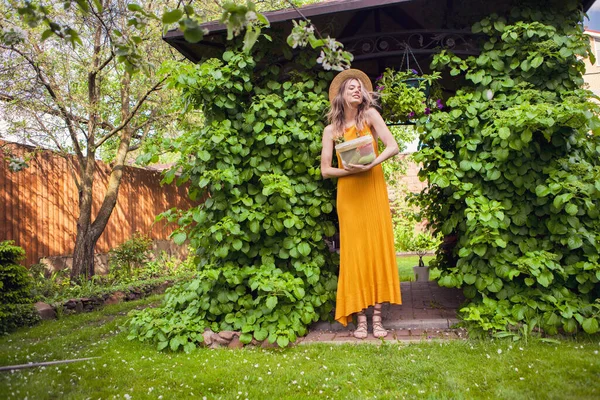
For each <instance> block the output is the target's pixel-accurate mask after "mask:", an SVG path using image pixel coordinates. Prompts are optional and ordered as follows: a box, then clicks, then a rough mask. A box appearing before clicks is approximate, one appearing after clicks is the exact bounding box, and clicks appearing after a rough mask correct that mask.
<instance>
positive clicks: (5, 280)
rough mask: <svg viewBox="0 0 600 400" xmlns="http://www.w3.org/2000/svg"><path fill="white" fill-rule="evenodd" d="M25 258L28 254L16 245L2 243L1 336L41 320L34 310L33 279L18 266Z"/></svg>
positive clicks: (0, 277) (6, 242)
mask: <svg viewBox="0 0 600 400" xmlns="http://www.w3.org/2000/svg"><path fill="white" fill-rule="evenodd" d="M24 257H25V251H24V250H23V249H22V248H21V247H18V246H15V245H14V242H13V241H11V240H9V241H4V242H0V333H6V332H10V331H13V330H14V329H16V328H18V327H20V326H24V325H31V324H33V323H35V322H36V321H37V320H38V316H37V313H36V311H35V309H34V307H33V297H32V293H31V290H32V286H33V282H32V279H31V276H30V275H29V273H28V271H27V269H26V268H25V267H23V266H22V265H19V264H18V262H19V261H20V260H22V259H23V258H24Z"/></svg>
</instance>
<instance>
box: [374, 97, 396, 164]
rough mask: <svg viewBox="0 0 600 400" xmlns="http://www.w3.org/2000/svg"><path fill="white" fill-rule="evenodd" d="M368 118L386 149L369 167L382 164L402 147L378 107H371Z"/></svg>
mask: <svg viewBox="0 0 600 400" xmlns="http://www.w3.org/2000/svg"><path fill="white" fill-rule="evenodd" d="M367 120H368V121H369V124H370V125H371V126H372V127H373V130H374V131H375V132H374V133H375V134H376V136H375V138H376V139H377V138H379V139H380V140H381V141H382V142H383V144H384V145H385V149H384V150H383V151H382V152H381V154H379V156H377V158H376V159H375V160H373V162H372V163H371V164H369V167H374V166H375V165H377V164H381V163H382V162H384V161H385V160H387V159H388V158H390V157H393V156H395V155H396V154H398V153H399V151H400V149H399V148H398V143H397V142H396V139H394V136H392V132H390V130H389V128H388V127H387V125H386V124H385V121H384V120H383V118H382V117H381V115H380V114H379V112H377V110H376V109H374V108H370V109H369V110H367Z"/></svg>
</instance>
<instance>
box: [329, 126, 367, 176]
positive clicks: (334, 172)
mask: <svg viewBox="0 0 600 400" xmlns="http://www.w3.org/2000/svg"><path fill="white" fill-rule="evenodd" d="M333 143H334V142H333V127H332V126H331V125H328V126H327V127H325V130H324V131H323V147H322V148H321V175H322V176H323V178H325V179H327V178H339V177H342V176H347V175H351V174H355V173H356V172H360V171H353V172H351V171H349V170H346V169H342V168H334V167H332V166H331V159H332V157H333V150H334V145H333Z"/></svg>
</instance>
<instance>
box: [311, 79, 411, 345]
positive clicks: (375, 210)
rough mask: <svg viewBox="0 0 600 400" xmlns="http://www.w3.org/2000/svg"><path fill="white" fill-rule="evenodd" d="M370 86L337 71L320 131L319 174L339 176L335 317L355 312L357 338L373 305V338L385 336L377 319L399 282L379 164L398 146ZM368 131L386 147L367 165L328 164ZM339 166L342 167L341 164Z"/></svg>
mask: <svg viewBox="0 0 600 400" xmlns="http://www.w3.org/2000/svg"><path fill="white" fill-rule="evenodd" d="M372 91H373V86H372V84H371V81H370V79H369V77H368V76H367V75H366V74H365V73H364V72H362V71H360V70H356V69H349V70H345V71H343V72H341V73H340V74H338V75H337V76H336V77H335V78H334V80H333V81H332V82H331V86H330V88H329V101H330V102H331V109H330V111H329V113H328V115H327V117H328V122H329V125H328V126H327V127H326V128H325V130H324V132H323V148H322V151H321V174H322V175H323V178H338V182H337V212H338V219H339V223H340V273H339V278H338V288H337V299H336V307H335V319H336V320H337V321H339V322H340V323H341V324H342V325H344V326H346V325H347V324H348V322H350V321H351V320H352V316H353V314H355V313H356V314H357V322H358V324H357V327H356V330H355V331H354V336H355V337H356V338H360V339H363V338H366V337H367V336H368V333H367V316H366V314H365V311H366V309H367V308H368V307H370V306H374V307H373V336H375V337H384V336H386V335H387V334H388V332H387V330H386V329H385V328H384V327H383V325H382V323H381V305H382V303H386V302H389V303H394V304H401V303H402V300H401V297H400V282H399V279H398V267H397V264H396V251H395V248H394V236H393V231H392V218H391V213H390V207H389V200H388V194H387V187H386V184H385V180H384V177H383V170H382V168H381V165H380V164H381V163H382V162H384V161H385V160H387V159H388V158H390V157H393V156H394V155H396V154H398V144H397V143H396V140H395V139H394V137H393V136H392V134H391V132H390V130H389V129H388V127H387V125H386V124H385V122H384V120H383V118H382V117H381V115H380V114H379V112H378V111H377V110H376V109H375V108H374V106H375V105H376V102H375V100H374V98H373V96H372V94H371V93H372ZM366 135H370V136H371V137H372V141H373V146H374V148H375V149H377V143H378V141H381V142H382V143H383V144H384V146H385V149H384V150H383V151H382V152H381V154H379V153H378V152H377V150H375V151H376V158H375V160H373V161H372V162H371V163H370V164H367V165H360V164H347V165H345V166H343V164H342V162H341V159H340V158H339V156H338V165H339V166H340V167H339V168H335V167H333V166H332V158H333V152H334V146H335V143H336V142H339V141H340V139H342V140H343V141H348V140H352V139H355V138H357V137H359V136H366ZM342 166H343V167H342Z"/></svg>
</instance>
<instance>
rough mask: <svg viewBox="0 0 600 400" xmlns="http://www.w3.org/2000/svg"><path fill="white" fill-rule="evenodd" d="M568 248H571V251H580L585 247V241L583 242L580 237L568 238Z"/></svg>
mask: <svg viewBox="0 0 600 400" xmlns="http://www.w3.org/2000/svg"><path fill="white" fill-rule="evenodd" d="M567 246H569V249H571V250H575V249H578V248H580V247H581V246H583V240H581V237H580V236H578V235H574V236H569V237H568V238H567Z"/></svg>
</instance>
